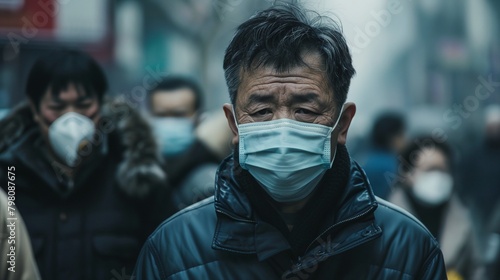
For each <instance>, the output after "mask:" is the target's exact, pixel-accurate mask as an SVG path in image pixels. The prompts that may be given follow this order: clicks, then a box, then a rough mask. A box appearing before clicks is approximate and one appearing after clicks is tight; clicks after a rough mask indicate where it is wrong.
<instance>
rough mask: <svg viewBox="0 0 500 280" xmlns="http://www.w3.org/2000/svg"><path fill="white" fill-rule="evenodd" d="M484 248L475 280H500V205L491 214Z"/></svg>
mask: <svg viewBox="0 0 500 280" xmlns="http://www.w3.org/2000/svg"><path fill="white" fill-rule="evenodd" d="M485 236H486V238H485V241H486V248H485V250H484V255H483V256H482V260H481V261H482V269H481V270H480V272H481V273H480V274H479V276H480V277H477V279H483V280H496V279H500V204H497V207H495V210H494V211H493V212H492V218H491V220H490V222H489V225H488V227H487V229H486V234H485Z"/></svg>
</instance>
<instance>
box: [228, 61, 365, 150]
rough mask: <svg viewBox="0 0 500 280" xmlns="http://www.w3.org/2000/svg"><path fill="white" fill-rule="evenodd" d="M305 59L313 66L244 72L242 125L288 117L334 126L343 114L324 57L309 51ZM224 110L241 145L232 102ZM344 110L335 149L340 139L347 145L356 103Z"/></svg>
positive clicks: (239, 107) (238, 103) (240, 94)
mask: <svg viewBox="0 0 500 280" xmlns="http://www.w3.org/2000/svg"><path fill="white" fill-rule="evenodd" d="M303 60H304V62H305V63H307V65H309V67H308V66H305V65H304V66H297V67H294V68H291V69H290V70H289V71H288V72H284V73H278V72H277V71H276V70H275V69H273V68H272V67H261V68H257V69H255V70H253V71H251V72H243V73H242V74H241V79H240V80H241V83H240V86H239V88H238V93H237V99H236V105H235V110H236V120H237V121H238V124H244V123H252V122H263V121H271V120H276V119H282V118H287V119H292V120H296V121H300V122H305V123H314V124H321V125H326V126H330V127H331V126H333V125H334V124H335V122H336V120H337V118H338V117H339V108H337V104H336V102H335V99H334V95H333V90H332V89H331V87H330V86H329V84H328V79H327V78H326V76H325V72H324V71H322V69H323V66H322V63H321V56H320V55H319V54H317V53H314V52H313V53H306V54H304V55H303ZM224 111H225V113H226V118H227V119H228V122H229V125H230V127H231V129H232V131H233V134H234V137H233V144H237V143H238V131H237V128H236V124H235V123H234V120H232V110H231V105H230V104H226V105H224ZM344 111H345V113H344V114H343V115H344V116H347V117H345V118H344V119H341V120H340V121H339V124H338V127H337V129H335V130H334V131H333V133H332V148H333V149H334V147H336V144H337V141H338V140H340V141H338V142H339V143H341V144H345V136H346V134H347V128H348V127H349V124H350V121H351V119H352V117H353V116H354V113H355V106H354V104H352V103H347V104H346V105H345V109H344ZM346 113H347V114H346ZM341 130H342V133H339V132H340V131H341ZM340 135H342V137H339V136H340ZM338 137H339V138H340V139H337V138H338Z"/></svg>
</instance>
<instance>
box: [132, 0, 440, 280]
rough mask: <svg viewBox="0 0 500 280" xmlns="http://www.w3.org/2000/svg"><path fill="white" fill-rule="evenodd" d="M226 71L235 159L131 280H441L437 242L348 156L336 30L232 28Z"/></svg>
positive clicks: (346, 59)
mask: <svg viewBox="0 0 500 280" xmlns="http://www.w3.org/2000/svg"><path fill="white" fill-rule="evenodd" d="M224 70H225V75H226V82H227V85H228V89H229V96H230V99H231V104H225V105H224V106H223V110H224V113H225V115H226V118H227V122H228V126H229V127H230V128H231V130H232V132H233V137H232V144H233V145H234V146H235V148H234V150H233V154H232V155H231V156H230V157H227V158H226V159H224V160H223V161H222V163H221V164H220V166H219V169H218V171H217V177H216V182H215V196H214V197H211V198H207V199H205V200H203V201H201V202H199V203H196V204H194V205H191V206H190V207H187V208H185V209H184V210H181V211H180V212H179V213H177V214H176V215H174V216H173V217H172V218H170V219H168V220H167V221H165V222H164V223H163V224H162V225H161V226H160V227H159V228H158V229H157V230H156V231H155V232H154V233H153V234H152V235H151V236H150V238H149V239H148V241H147V243H146V244H145V245H144V247H143V250H142V252H141V256H140V257H139V259H138V262H137V265H136V269H135V273H134V277H135V279H136V280H143V279H148V280H153V279H221V280H222V279H306V278H307V279H440V280H441V279H444V278H445V277H446V275H445V270H444V263H443V258H442V254H441V251H440V249H439V246H438V243H437V241H436V240H435V239H434V238H433V237H432V236H431V234H430V233H429V232H427V231H426V230H425V229H424V227H422V226H421V225H420V223H419V222H418V221H417V220H416V219H414V218H413V217H411V216H410V215H407V214H405V213H402V212H401V211H399V210H397V209H395V208H394V207H393V206H392V205H391V204H389V203H387V202H386V201H384V200H382V199H377V198H376V197H375V196H374V195H373V192H372V190H371V187H370V184H369V182H368V181H367V180H366V176H364V173H363V171H362V169H361V168H360V167H359V165H358V164H357V163H356V162H354V161H352V160H351V157H350V156H349V152H348V151H347V148H346V141H347V133H348V130H349V126H350V124H351V120H352V119H353V117H354V115H355V113H356V105H355V104H354V103H351V102H346V98H347V92H348V90H349V85H350V81H351V78H352V76H353V75H354V72H355V70H354V68H353V65H352V60H351V55H350V53H349V49H348V47H347V44H346V42H345V39H344V37H343V35H342V33H341V29H340V28H339V25H337V23H335V22H333V21H332V20H331V19H329V18H326V17H319V16H317V14H315V13H311V12H309V11H305V10H302V9H301V8H299V7H296V6H295V5H291V4H290V5H286V6H285V5H276V6H273V7H271V8H269V9H267V10H264V11H261V12H259V13H257V14H256V15H255V16H253V17H252V18H251V19H249V20H247V21H246V22H244V23H243V24H241V25H240V26H239V27H238V29H237V31H236V34H235V36H234V37H233V39H232V41H231V43H230V44H229V46H228V48H227V49H226V54H225V57H224Z"/></svg>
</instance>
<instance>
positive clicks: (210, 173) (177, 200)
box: [149, 75, 225, 210]
mask: <svg viewBox="0 0 500 280" xmlns="http://www.w3.org/2000/svg"><path fill="white" fill-rule="evenodd" d="M202 99H203V96H202V90H201V88H200V86H199V85H198V84H197V83H196V82H195V81H194V80H191V79H189V78H187V77H183V76H174V75H171V76H167V77H165V78H163V80H162V81H160V83H158V85H157V86H156V87H154V88H153V89H152V90H151V91H150V93H149V109H150V114H151V115H152V125H153V128H154V133H155V136H156V139H157V141H158V145H159V147H160V151H161V153H162V155H163V157H164V159H165V163H164V168H165V172H166V173H167V180H168V183H169V185H170V186H171V188H172V203H173V205H174V207H175V208H176V210H181V209H182V208H184V207H186V206H189V205H191V204H193V203H195V202H198V201H200V200H203V199H205V198H207V197H209V196H212V195H213V190H214V186H213V181H214V179H215V172H216V171H217V167H218V165H219V161H220V159H222V158H223V157H220V156H219V155H218V154H217V153H216V152H214V151H213V150H212V149H211V148H210V146H209V145H207V143H206V141H205V140H206V139H204V138H200V137H198V135H197V134H196V128H197V126H198V124H199V122H200V114H201V110H202V108H201V107H202ZM214 130H215V131H214V133H217V127H215V128H214ZM218 130H219V132H220V133H224V130H225V127H221V128H219V129H218Z"/></svg>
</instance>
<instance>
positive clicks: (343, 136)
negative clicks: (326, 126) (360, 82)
mask: <svg viewBox="0 0 500 280" xmlns="http://www.w3.org/2000/svg"><path fill="white" fill-rule="evenodd" d="M355 114H356V104H354V103H352V102H346V103H345V104H344V112H343V113H342V116H341V117H340V120H339V124H338V130H339V133H338V135H337V143H339V144H342V145H345V143H346V140H347V132H348V131H349V126H351V121H352V119H353V118H354V115H355Z"/></svg>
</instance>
